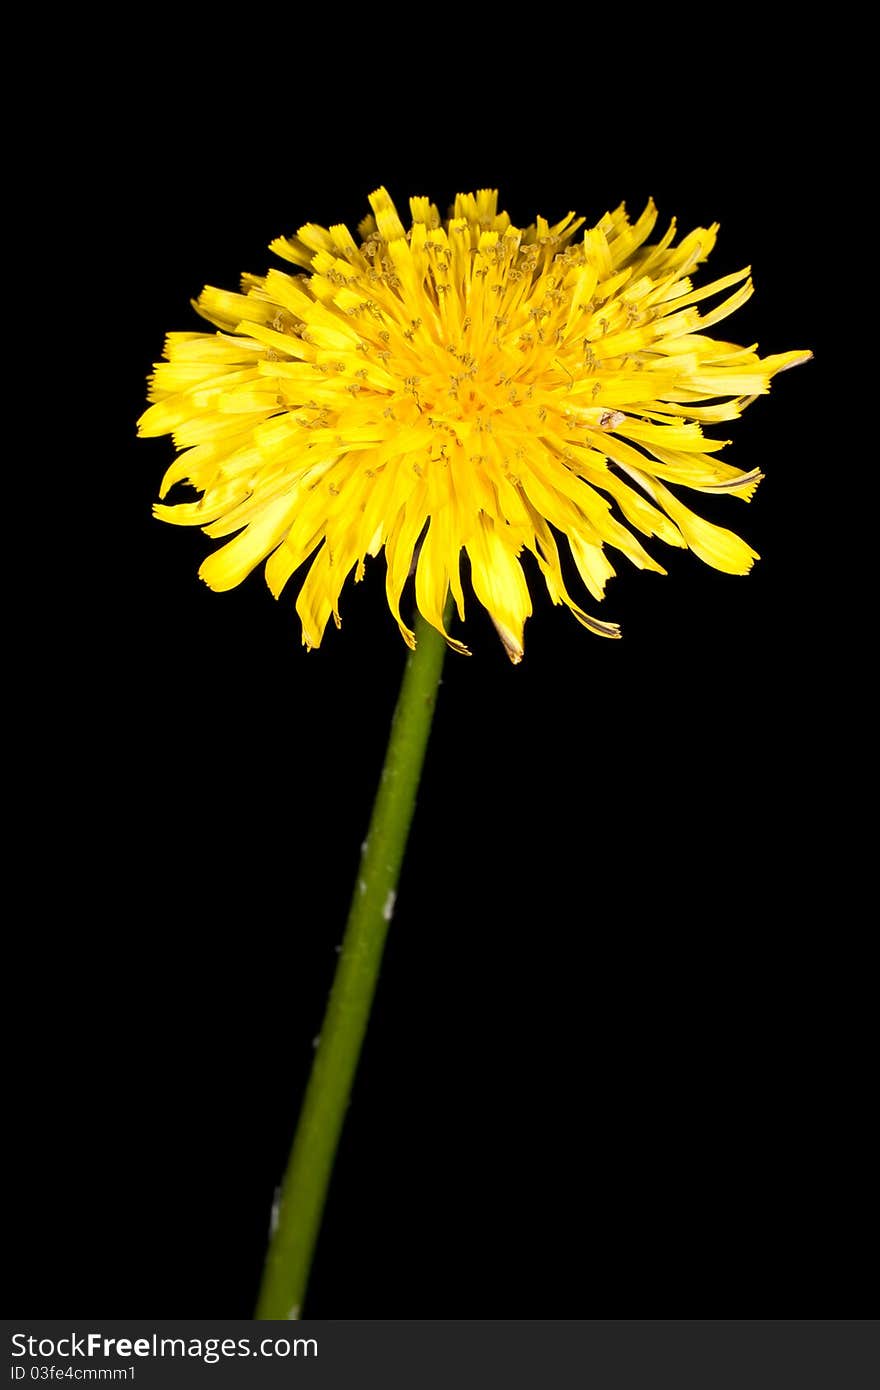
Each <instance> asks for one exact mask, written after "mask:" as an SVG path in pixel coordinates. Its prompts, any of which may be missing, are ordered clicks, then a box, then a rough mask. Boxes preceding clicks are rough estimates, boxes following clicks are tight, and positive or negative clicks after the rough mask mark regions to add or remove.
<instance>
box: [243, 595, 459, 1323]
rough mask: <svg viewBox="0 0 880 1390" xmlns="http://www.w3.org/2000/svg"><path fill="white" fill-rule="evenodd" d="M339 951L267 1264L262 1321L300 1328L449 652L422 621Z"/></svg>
mask: <svg viewBox="0 0 880 1390" xmlns="http://www.w3.org/2000/svg"><path fill="white" fill-rule="evenodd" d="M416 642H417V645H416V649H415V651H414V652H411V653H410V655H409V657H408V659H407V663H406V670H405V672H404V676H403V684H402V685H401V688H400V695H399V696H398V700H397V707H396V709H395V711H394V718H393V720H392V723H391V734H390V737H389V740H388V750H387V752H386V754H385V764H384V767H383V768H382V776H381V779H380V782H379V789H378V791H377V793H376V800H375V802H374V805H373V814H372V817H371V819H370V828H369V830H368V831H367V838H366V839H365V840H364V844H363V849H362V851H361V861H360V868H359V870H358V876H357V881H356V884H355V890H354V896H353V898H352V904H351V910H350V912H349V917H348V924H347V926H346V929H345V936H344V938H343V941H342V949H341V952H340V955H339V963H338V965H337V968H336V976H335V978H334V980H333V988H332V989H331V991H330V999H329V1001H328V1004H327V1012H326V1014H325V1016H324V1022H323V1024H322V1026H321V1034H320V1041H319V1043H318V1047H317V1051H316V1052H315V1060H314V1063H313V1065H312V1073H311V1076H310V1077H309V1084H308V1087H307V1089H306V1094H305V1100H304V1101H303V1107H302V1111H301V1113H300V1117H299V1124H298V1125H297V1130H296V1135H295V1137H294V1141H293V1148H292V1149H291V1153H290V1159H289V1162H288V1165H287V1171H286V1173H285V1175H284V1181H283V1183H282V1185H281V1192H280V1194H279V1200H278V1206H277V1213H276V1215H277V1220H276V1222H275V1228H274V1231H273V1234H272V1239H271V1241H270V1244H269V1251H268V1254H267V1256H266V1265H265V1268H264V1271H263V1282H262V1286H261V1288H260V1296H259V1301H258V1303H257V1311H256V1316H257V1318H260V1319H275V1318H284V1319H287V1318H297V1317H299V1316H300V1310H301V1309H302V1305H303V1298H304V1296H305V1290H306V1284H307V1281H308V1277H309V1269H310V1267H311V1263H312V1255H313V1252H314V1248H315V1242H316V1240H317V1238H318V1231H319V1228H320V1224H321V1214H322V1212H323V1210H324V1201H325V1199H326V1196H327V1188H328V1186H329V1183H330V1175H331V1173H332V1170H333V1160H334V1158H335V1156H336V1149H337V1146H338V1143H339V1136H340V1134H341V1132H342V1125H343V1121H344V1119H345V1112H346V1109H347V1107H348V1101H349V1095H350V1093H351V1087H352V1083H353V1081H354V1076H355V1072H356V1070H357V1064H358V1058H359V1056H360V1051H361V1045H362V1043H363V1040H364V1034H365V1033H366V1030H367V1023H368V1020H369V1017H370V1007H371V1005H372V1002H373V995H374V994H375V991H376V983H377V981H378V978H379V967H380V965H381V962H382V950H383V947H384V945H385V938H386V936H387V934H388V927H389V924H390V921H391V914H392V911H393V908H394V897H395V893H396V889H397V880H398V877H399V875H400V866H401V863H402V862H403V852H404V849H405V848H406V840H407V835H408V833H409V827H410V823H411V821H412V816H413V810H414V807H415V798H416V790H417V788H418V785H419V777H420V775H421V771H422V764H423V762H424V758H425V749H426V748H427V744H428V735H429V733H430V729H431V718H432V715H433V713H434V705H435V703H436V700H437V689H438V686H439V684H440V673H441V671H442V669H443V656H444V652H445V649H446V644H445V642H444V640H443V638H442V637H441V635H440V633H439V632H437V631H436V630H435V629H434V628H432V627H430V626H429V624H428V623H426V622H425V621H424V619H423V618H422V617H421V615H419V617H418V619H417V621H416Z"/></svg>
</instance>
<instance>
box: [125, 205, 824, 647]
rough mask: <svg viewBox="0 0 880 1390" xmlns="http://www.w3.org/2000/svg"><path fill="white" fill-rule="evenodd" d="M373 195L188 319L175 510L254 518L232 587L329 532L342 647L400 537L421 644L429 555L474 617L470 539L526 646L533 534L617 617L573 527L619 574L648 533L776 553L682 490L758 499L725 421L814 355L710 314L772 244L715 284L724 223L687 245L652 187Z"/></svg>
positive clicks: (203, 516) (578, 613) (169, 365)
mask: <svg viewBox="0 0 880 1390" xmlns="http://www.w3.org/2000/svg"><path fill="white" fill-rule="evenodd" d="M370 205H371V207H372V209H373V214H372V216H369V217H367V218H366V219H365V220H364V221H363V222H362V223H361V225H360V227H359V229H358V230H359V233H360V240H359V241H356V240H355V238H354V237H353V236H352V235H351V233H350V232H349V230H348V229H347V228H346V227H344V226H334V227H331V228H330V229H329V231H328V230H326V229H325V228H323V227H318V226H314V225H312V224H311V223H310V224H307V225H306V226H304V227H301V228H300V230H299V232H298V234H297V236H295V237H292V238H290V239H286V238H279V239H278V240H277V241H274V242H273V243H272V246H271V250H273V251H275V252H276V253H277V254H278V255H279V256H281V257H283V258H284V259H285V260H286V261H289V262H293V264H294V265H295V266H297V267H299V268H300V269H299V271H298V272H297V273H293V274H285V273H284V272H282V271H280V270H274V269H273V270H270V271H269V272H268V274H267V275H265V276H255V275H246V276H245V277H244V279H243V283H242V293H241V294H231V293H228V292H227V291H225V290H219V289H213V288H211V287H208V288H206V289H205V290H204V291H203V292H202V294H201V296H200V298H199V300H198V302H197V303H196V306H195V307H196V308H197V309H198V311H199V313H200V314H201V315H202V316H203V317H204V318H206V319H208V320H209V321H210V322H211V323H213V324H215V325H216V326H217V328H218V330H219V331H218V332H216V333H213V334H209V333H171V334H169V336H168V339H167V342H166V345H165V357H166V358H167V361H165V362H161V363H159V364H158V365H157V366H156V370H155V374H154V375H153V376H152V378H151V382H150V400H151V401H152V402H154V404H152V405H151V406H150V408H149V409H148V410H147V411H146V413H145V414H144V415H143V417H142V418H141V421H140V433H141V434H143V435H161V434H165V433H168V432H173V434H174V440H175V443H176V444H177V446H178V447H179V448H180V449H182V450H184V452H183V453H181V454H180V456H179V457H178V458H177V460H176V461H175V462H174V463H173V464H172V466H171V468H170V469H169V470H168V472H167V473H166V475H165V478H164V481H163V483H162V488H161V492H160V496H161V497H163V498H164V497H165V496H166V494H167V493H168V491H169V489H170V488H171V487H172V486H173V485H174V484H175V483H188V484H190V485H191V486H192V487H194V488H196V489H197V490H198V491H199V492H200V493H201V494H202V496H201V497H200V498H199V500H198V501H194V502H185V503H181V504H178V505H177V506H166V505H157V506H156V509H155V510H156V515H157V516H159V517H161V518H162V519H163V520H164V521H171V522H176V523H177V524H182V525H196V526H201V527H202V528H203V529H204V530H205V531H206V533H207V534H208V535H209V536H212V537H225V536H232V535H233V533H237V534H236V535H234V538H233V539H232V540H229V541H227V542H226V544H225V545H223V546H222V547H221V548H220V549H219V550H216V551H215V552H214V553H213V554H212V555H210V556H209V557H208V558H207V559H206V560H205V562H204V563H203V565H202V567H201V570H200V574H201V577H202V579H204V581H205V583H206V584H208V585H210V587H211V588H212V589H230V588H233V587H234V586H235V585H236V584H238V583H240V582H241V580H242V579H244V577H245V576H246V575H247V574H249V573H250V571H251V570H252V569H253V568H254V566H255V565H257V564H259V563H260V562H261V561H263V560H265V561H266V568H265V573H266V582H267V583H268V585H269V588H270V589H271V591H272V593H273V594H274V595H275V596H276V598H277V597H278V596H279V595H280V593H281V590H282V589H283V588H284V586H285V584H286V583H287V581H288V580H289V579H290V577H291V576H292V575H293V573H294V571H295V570H297V569H298V568H299V567H300V566H301V565H303V564H304V563H305V562H306V561H307V560H308V559H309V557H310V556H312V557H313V558H312V560H311V564H310V566H309V569H308V573H307V574H306V576H305V579H304V581H303V584H302V587H301V589H300V592H299V597H298V599H297V603H296V607H297V612H298V613H299V616H300V618H301V620H302V630H303V641H304V643H305V644H306V645H307V646H308V647H310V648H311V647H317V646H318V644H319V643H320V641H321V637H322V635H323V633H324V629H325V627H326V625H327V620H328V618H329V617H330V615H331V613H332V615H333V617H334V619H335V621H336V624H337V626H338V625H339V622H340V619H339V598H340V593H341V590H342V586H343V584H344V583H345V580H346V578H347V577H348V575H349V574H350V573H351V571H352V570H354V577H355V580H359V579H361V578H362V577H363V574H364V564H365V560H366V557H367V556H368V555H370V556H376V555H378V554H379V552H380V551H381V550H384V551H385V560H386V565H387V576H386V590H387V595H388V603H389V605H390V608H391V611H392V613H393V614H394V617H395V618H396V620H397V622H398V625H399V627H400V630H401V632H402V634H403V636H404V638H405V639H406V641H407V642H408V643H409V644H410V645H411V646H412V645H413V643H414V638H413V634H412V632H411V631H410V629H409V628H408V627H407V626H406V624H405V623H404V621H403V619H402V617H401V615H400V603H401V595H402V592H403V588H404V585H405V583H406V581H407V578H408V576H409V575H410V574H411V573H412V571H413V566H414V567H415V596H416V603H417V604H418V607H419V609H420V610H421V612H422V613H423V614H424V616H425V618H427V620H428V621H429V622H430V623H432V624H433V626H434V627H436V628H438V629H439V630H440V631H441V632H443V633H444V635H446V634H445V627H444V618H443V613H444V607H445V604H446V599H447V596H448V594H449V592H450V590H451V591H452V594H453V596H454V598H455V602H456V605H457V608H458V612H459V616H460V617H461V618H462V619H463V618H464V592H463V587H462V581H461V572H460V559H461V552H462V550H464V551H465V552H466V554H467V557H468V561H469V564H470V578H471V584H472V586H473V591H474V593H475V594H476V597H477V598H478V599H479V601H480V602H481V603H482V604H483V605H484V607H485V608H486V609H487V610H488V612H489V614H490V615H491V617H492V619H493V621H494V623H495V626H496V628H497V630H498V632H499V634H500V636H501V638H502V641H503V642H504V645H505V648H506V649H507V652H508V654H509V656H510V658H511V660H512V661H514V662H518V661H519V660H520V659H521V657H522V653H523V626H524V623H525V620H526V618H527V617H528V616H529V614H530V612H531V599H530V596H529V589H528V584H527V582H526V577H525V574H524V572H523V569H522V565H521V563H520V556H521V555H522V552H523V550H528V551H531V553H532V554H533V555H534V557H535V560H536V562H537V565H538V567H539V568H540V570H541V573H542V574H543V576H544V580H545V582H546V584H547V588H548V589H549V591H550V595H551V597H552V599H553V602H554V603H560V602H561V603H565V604H567V605H568V607H569V608H570V609H571V611H572V612H573V613H574V615H575V617H576V618H577V619H578V621H579V622H581V623H583V624H584V626H585V627H588V628H590V629H591V630H592V631H593V632H597V633H600V634H602V635H603V636H606V637H616V636H618V635H619V629H618V627H617V625H616V624H615V623H607V622H600V621H599V620H598V619H597V618H594V617H590V616H589V615H588V614H587V613H585V612H583V610H582V609H581V608H580V607H579V606H578V605H577V604H576V603H575V602H574V600H573V599H572V598H571V597H570V596H569V594H568V592H567V589H566V585H565V581H564V579H563V571H562V562H561V557H560V553H559V539H560V538H564V540H565V541H566V542H567V544H568V546H569V549H570V550H571V555H572V559H573V561H574V566H575V567H576V569H577V571H578V573H579V574H580V577H581V579H582V580H583V583H584V585H585V586H586V588H587V589H588V590H589V591H590V593H591V594H592V595H593V597H594V598H595V599H601V598H602V596H603V593H604V589H605V583H606V581H607V580H608V578H609V577H610V576H611V575H613V574H614V568H613V566H612V564H611V562H610V560H609V558H608V554H607V549H606V548H611V549H614V550H618V551H621V552H622V553H623V554H624V555H626V556H627V558H628V559H629V560H631V561H632V562H633V564H635V565H638V566H639V568H642V569H652V570H657V571H658V572H659V573H661V574H662V573H663V572H664V571H663V569H662V567H661V566H660V565H659V564H658V563H657V561H656V560H655V559H653V558H652V556H651V555H649V554H648V552H647V550H645V549H644V548H643V546H642V544H641V542H640V541H639V540H638V539H637V537H636V535H635V534H634V532H640V533H641V534H642V535H644V536H648V537H650V536H657V537H658V538H659V539H660V540H662V541H665V542H666V543H667V544H668V545H675V546H690V548H691V549H692V550H693V551H695V552H696V554H697V555H699V557H700V558H701V559H702V560H705V561H706V562H707V564H710V565H713V566H715V568H716V569H721V570H726V571H727V572H728V573H730V574H744V573H746V571H747V570H748V569H750V567H751V564H752V561H753V559H754V558H756V557H755V552H754V551H753V550H751V549H750V548H749V546H748V545H746V544H745V542H744V541H742V540H740V539H739V537H738V536H736V535H734V534H733V533H732V532H731V531H727V530H724V529H723V528H721V527H719V526H716V525H713V524H712V523H711V522H708V521H704V520H703V519H702V518H700V517H699V516H697V515H695V513H694V512H692V511H691V510H690V509H689V508H688V507H686V506H685V504H684V503H683V502H682V501H681V500H680V498H679V496H678V495H677V493H676V491H673V489H680V488H691V489H695V490H696V491H698V492H710V493H713V492H732V493H734V494H735V495H736V496H738V497H742V498H745V499H748V498H750V497H751V495H752V493H753V492H754V489H755V487H756V486H757V483H758V482H759V480H760V477H761V475H760V473H759V472H758V471H757V470H754V471H752V472H742V471H741V470H739V469H736V468H733V467H731V466H730V465H729V464H727V463H722V462H721V461H720V460H719V458H718V452H719V450H720V449H722V448H723V445H724V441H723V440H715V439H708V438H706V437H705V436H704V434H703V429H702V427H703V425H706V424H708V425H713V424H717V423H720V422H722V421H727V420H732V419H735V418H736V417H737V416H738V415H739V414H740V412H741V411H742V410H743V408H744V407H745V406H746V405H748V404H749V402H750V401H751V400H752V399H753V398H754V397H755V396H756V395H758V394H761V393H764V392H766V391H767V390H768V389H769V383H770V379H771V377H773V376H774V375H775V374H776V372H779V371H782V370H784V369H785V368H786V367H791V366H794V365H795V363H798V362H803V361H805V360H806V359H807V358H808V357H809V356H810V354H809V353H808V352H788V353H781V354H779V355H777V356H773V357H765V358H763V359H762V358H760V357H758V356H757V355H756V353H755V351H754V349H753V348H741V347H737V346H736V345H734V344H731V343H726V342H719V341H716V340H715V339H713V338H711V337H709V336H708V335H707V332H706V330H707V329H709V328H710V327H711V326H712V325H713V324H715V323H718V322H719V320H721V319H723V318H726V317H727V315H728V314H730V313H732V312H733V311H734V309H736V308H738V307H739V305H741V304H743V303H744V302H745V301H746V300H747V299H748V298H749V296H750V295H751V293H752V285H751V281H750V280H749V279H748V273H749V272H748V270H747V269H746V270H741V271H738V272H737V273H736V274H734V275H728V276H725V277H724V278H723V279H721V280H716V281H714V282H713V283H712V284H709V285H706V286H704V287H703V288H701V289H695V288H694V287H693V285H692V283H691V280H690V278H689V277H690V274H691V272H692V271H693V269H694V267H695V266H697V265H698V264H699V263H700V262H701V261H703V260H705V259H706V257H707V256H708V254H709V252H710V251H711V249H712V246H713V244H714V242H715V234H716V231H717V227H710V228H709V229H704V228H698V229H697V230H696V231H693V232H691V233H690V234H689V235H688V236H686V237H684V238H683V239H682V240H681V241H679V243H678V244H677V245H675V244H674V241H675V224H674V223H673V224H672V225H671V226H670V228H669V230H668V231H667V232H666V233H665V235H664V236H663V237H662V238H661V239H660V240H659V241H657V242H656V243H654V244H651V245H646V241H647V238H648V236H649V235H650V233H651V231H652V229H653V227H654V223H655V221H656V217H657V213H656V209H655V208H654V206H653V204H652V203H649V204H648V206H647V208H646V209H645V211H644V212H643V213H642V215H641V217H639V218H638V220H637V221H636V222H630V220H629V218H628V217H627V215H626V211H625V209H624V208H623V207H620V208H618V209H617V211H616V212H613V213H607V214H606V215H605V216H604V217H603V218H602V219H601V221H600V222H598V223H597V225H596V226H595V227H592V228H584V218H582V217H575V215H574V214H573V213H569V215H568V216H567V217H565V218H563V219H562V221H561V222H558V223H557V224H556V225H555V226H550V225H548V223H547V222H546V221H545V220H544V218H542V217H539V218H538V219H537V221H536V222H535V223H534V224H533V225H532V226H530V227H528V228H526V229H525V230H521V229H520V228H518V227H514V226H512V224H511V222H510V218H509V217H508V216H507V214H506V213H504V212H498V210H497V194H496V193H495V192H494V191H490V190H486V189H483V190H480V191H479V192H478V193H475V194H472V193H468V194H459V195H458V196H457V197H456V200H455V205H454V207H453V209H452V214H451V216H450V217H449V218H448V219H447V220H446V221H443V220H442V219H441V217H440V214H439V212H438V211H437V208H436V207H435V206H434V204H433V203H430V202H429V201H428V199H427V198H411V199H410V209H411V213H412V226H411V228H410V230H409V231H407V230H406V228H405V227H404V225H403V223H402V222H401V220H400V217H399V215H398V213H397V210H396V208H395V206H394V204H393V202H392V201H391V199H390V198H389V196H388V194H387V192H386V191H385V189H384V188H380V189H378V190H377V191H376V192H375V193H374V194H373V195H372V197H371V198H370ZM734 286H735V287H736V288H733V287H734ZM726 290H732V293H730V294H729V295H728V296H727V297H725V298H723V299H722V300H721V301H720V302H716V304H715V307H714V308H711V309H709V310H708V311H703V310H702V308H701V307H700V306H701V305H702V303H703V302H704V301H705V300H707V299H709V298H710V297H715V296H717V295H719V294H722V293H723V292H724V291H726ZM447 641H449V643H450V645H451V646H453V647H455V648H456V650H458V651H463V652H464V651H467V648H466V647H464V646H463V645H462V644H461V643H460V642H456V641H454V640H452V639H451V638H449V637H448V635H447Z"/></svg>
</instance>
